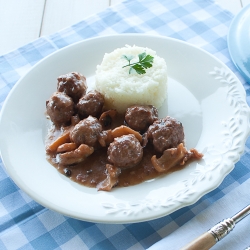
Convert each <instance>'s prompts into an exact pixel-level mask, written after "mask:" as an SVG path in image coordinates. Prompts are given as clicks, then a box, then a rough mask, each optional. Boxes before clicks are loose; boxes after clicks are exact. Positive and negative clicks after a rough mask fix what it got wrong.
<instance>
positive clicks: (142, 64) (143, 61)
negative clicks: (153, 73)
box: [122, 52, 154, 75]
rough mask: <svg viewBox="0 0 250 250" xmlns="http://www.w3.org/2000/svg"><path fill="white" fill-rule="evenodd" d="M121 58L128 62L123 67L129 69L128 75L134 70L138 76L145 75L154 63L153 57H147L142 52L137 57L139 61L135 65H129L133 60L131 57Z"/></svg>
mask: <svg viewBox="0 0 250 250" xmlns="http://www.w3.org/2000/svg"><path fill="white" fill-rule="evenodd" d="M122 58H124V59H126V60H127V61H128V64H127V65H125V66H123V68H125V67H130V68H129V74H131V73H132V72H133V71H134V70H135V71H136V72H137V73H138V74H139V75H142V74H145V73H146V69H147V68H151V67H152V63H153V61H154V57H153V56H151V55H147V53H146V52H143V53H141V54H139V55H138V58H139V61H138V62H135V63H131V60H132V59H133V58H134V56H132V55H128V56H127V55H123V56H122Z"/></svg>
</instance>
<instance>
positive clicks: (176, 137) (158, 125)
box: [147, 116, 184, 153]
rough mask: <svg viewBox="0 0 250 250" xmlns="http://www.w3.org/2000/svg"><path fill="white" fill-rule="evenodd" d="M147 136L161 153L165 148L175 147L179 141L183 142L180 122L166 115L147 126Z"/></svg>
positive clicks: (182, 130)
mask: <svg viewBox="0 0 250 250" xmlns="http://www.w3.org/2000/svg"><path fill="white" fill-rule="evenodd" d="M147 138H148V139H149V140H150V141H151V142H152V144H153V145H154V149H155V150H156V151H157V152H160V153H163V152H164V150H166V149H169V148H177V146H178V145H179V144H180V143H184V129H183V126H182V124H181V122H179V121H177V120H176V119H175V118H173V117H169V116H167V117H165V118H161V119H158V120H156V121H154V123H153V124H152V125H150V126H149V128H148V131H147Z"/></svg>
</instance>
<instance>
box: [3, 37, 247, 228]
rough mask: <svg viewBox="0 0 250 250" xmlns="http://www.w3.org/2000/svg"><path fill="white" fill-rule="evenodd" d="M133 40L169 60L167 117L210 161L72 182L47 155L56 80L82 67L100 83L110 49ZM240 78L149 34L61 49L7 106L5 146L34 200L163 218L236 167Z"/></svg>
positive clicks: (114, 217) (108, 216)
mask: <svg viewBox="0 0 250 250" xmlns="http://www.w3.org/2000/svg"><path fill="white" fill-rule="evenodd" d="M125 44H129V45H134V44H135V45H137V46H144V47H149V48H151V49H153V50H155V51H156V52H157V54H158V55H159V56H161V57H163V58H165V60H166V62H167V65H168V74H169V90H168V100H167V102H165V103H164V105H163V107H162V108H161V110H160V116H165V115H167V114H168V115H170V116H173V117H175V118H177V119H178V120H180V121H181V122H182V123H183V124H184V128H185V134H186V145H187V147H188V148H191V147H195V148H197V149H198V150H199V151H200V152H203V153H204V159H203V160H201V161H199V162H193V163H191V164H189V165H188V166H187V167H186V168H184V169H183V170H181V171H177V172H174V173H171V174H169V175H166V176H162V177H160V178H157V179H154V180H151V181H147V182H144V183H142V184H139V185H137V186H131V187H126V188H114V189H113V190H112V191H111V192H103V191H99V192H98V191H97V190H96V189H94V188H87V187H84V186H81V185H79V184H77V183H74V182H72V181H70V180H69V179H68V178H67V177H65V176H63V175H62V174H60V173H59V172H57V170H56V169H55V168H54V167H52V166H51V165H50V164H49V163H48V162H47V161H46V159H45V150H44V139H45V135H46V132H47V127H46V119H45V116H44V111H45V101H46V100H47V99H48V98H49V97H50V96H51V94H52V93H53V92H54V91H55V90H56V82H57V81H56V78H57V77H58V76H59V75H61V74H65V73H68V72H71V71H79V72H81V73H82V74H84V75H85V76H86V77H87V81H88V82H89V83H93V76H94V74H95V69H96V65H97V64H100V63H101V60H102V57H103V55H104V53H106V52H111V51H113V50H114V49H115V48H118V47H122V46H124V45H125ZM245 99H246V95H245V91H244V88H243V87H242V85H241V83H240V82H239V80H238V79H237V78H236V76H235V75H234V74H233V73H232V72H231V71H230V70H229V69H228V68H227V67H226V66H225V65H224V64H223V63H221V62H220V61H219V60H217V59H216V58H215V57H213V56H211V55H210V54H208V53H207V52H205V51H203V50H200V49H198V48H196V47H194V46H192V45H189V44H187V43H185V42H182V41H179V40H175V39H171V38H166V37H156V36H150V35H143V34H124V35H115V36H107V37H99V38H94V39H89V40H85V41H82V42H80V43H77V44H73V45H71V46H68V47H66V48H64V49H61V50H59V51H57V52H55V53H54V54H52V55H50V56H48V57H47V58H45V59H43V60H42V61H41V62H39V63H38V64H36V65H35V66H34V67H33V68H32V69H31V70H30V71H29V72H28V73H27V74H26V75H25V76H24V77H22V79H20V80H19V82H18V83H17V84H16V85H15V87H14V88H13V90H12V91H11V93H10V95H9V96H8V98H7V100H6V102H5V105H4V107H3V109H2V116H1V120H0V131H1V137H0V143H1V145H0V149H1V155H2V159H3V162H4V165H5V167H6V170H7V172H8V173H9V175H10V176H11V178H12V179H13V180H14V181H15V183H16V184H17V185H18V186H19V187H20V188H21V189H22V190H23V191H25V192H26V193H27V194H29V195H30V196H31V197H32V198H33V199H34V200H36V201H37V202H38V203H40V204H42V205H43V206H45V207H48V208H50V209H52V210H55V211H57V212H60V213H62V214H65V215H67V216H70V217H74V218H77V219H81V220H85V221H92V222H104V223H130V222H140V221H146V220H151V219H155V218H159V217H161V216H164V215H167V214H169V213H172V212H173V211H176V210H177V209H180V208H181V207H184V206H187V205H190V204H192V203H194V202H196V201H197V200H198V199H199V198H200V197H202V196H203V195H204V194H206V193H208V192H209V191H211V190H213V189H215V188H216V187H217V186H218V185H219V184H220V183H221V182H222V180H223V179H224V177H225V176H226V175H227V174H228V173H229V172H230V171H231V170H232V169H233V168H234V164H235V163H236V162H237V161H238V160H239V157H240V155H241V154H242V153H243V150H244V145H245V141H246V139H247V137H248V135H249V124H248V121H249V117H250V115H249V114H250V113H249V107H248V105H247V104H246V101H245Z"/></svg>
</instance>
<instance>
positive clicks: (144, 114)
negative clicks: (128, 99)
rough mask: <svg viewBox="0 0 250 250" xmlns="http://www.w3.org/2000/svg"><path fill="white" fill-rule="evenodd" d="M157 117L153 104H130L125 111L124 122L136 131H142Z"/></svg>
mask: <svg viewBox="0 0 250 250" xmlns="http://www.w3.org/2000/svg"><path fill="white" fill-rule="evenodd" d="M157 119H158V110H157V109H156V108H155V107H154V106H153V105H132V106H130V107H128V108H127V110H126V113H125V122H126V124H127V125H128V126H129V127H130V128H132V129H134V130H137V131H141V132H144V131H146V130H147V129H148V127H149V125H151V124H152V123H153V122H154V121H155V120H157Z"/></svg>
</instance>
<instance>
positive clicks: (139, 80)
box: [96, 46, 167, 113]
mask: <svg viewBox="0 0 250 250" xmlns="http://www.w3.org/2000/svg"><path fill="white" fill-rule="evenodd" d="M143 52H146V54H147V55H151V56H153V57H154V60H153V66H152V67H151V68H148V69H146V73H145V74H141V75H140V74H138V73H136V72H132V73H131V74H129V68H130V67H125V68H123V66H125V65H127V64H128V61H127V60H126V59H124V58H123V55H126V56H131V55H132V56H133V57H134V58H133V59H132V60H131V63H134V62H138V61H139V58H138V55H139V54H141V53H143ZM96 89H97V90H98V91H99V92H101V93H102V94H103V95H104V96H105V108H107V109H116V110H117V111H118V112H119V113H123V112H125V110H126V108H127V107H129V106H131V105H134V104H141V105H154V106H155V107H156V108H159V107H161V105H162V104H163V102H164V100H165V99H166V96H167V65H166V62H165V60H164V59H163V58H161V57H159V56H157V55H156V52H155V51H153V50H151V49H149V48H143V47H137V46H132V47H131V46H125V47H123V48H118V49H115V50H114V51H113V52H111V53H109V54H105V55H104V58H103V61H102V63H101V65H98V66H97V70H96Z"/></svg>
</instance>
